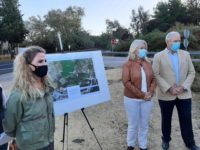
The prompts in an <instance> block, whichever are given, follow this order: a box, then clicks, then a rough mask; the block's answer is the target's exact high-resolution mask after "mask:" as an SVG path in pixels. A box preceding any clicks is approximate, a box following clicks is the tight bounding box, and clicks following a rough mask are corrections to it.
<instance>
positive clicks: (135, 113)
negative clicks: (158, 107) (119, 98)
mask: <svg viewBox="0 0 200 150" xmlns="http://www.w3.org/2000/svg"><path fill="white" fill-rule="evenodd" d="M124 106H125V110H126V114H127V117H128V130H127V144H128V146H133V147H135V143H136V140H137V139H138V142H139V147H140V148H143V149H145V148H147V144H148V143H147V139H148V128H149V120H150V114H151V110H152V106H153V102H152V101H144V100H138V99H131V98H128V97H126V96H125V97H124Z"/></svg>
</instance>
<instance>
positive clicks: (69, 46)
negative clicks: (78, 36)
mask: <svg viewBox="0 0 200 150" xmlns="http://www.w3.org/2000/svg"><path fill="white" fill-rule="evenodd" d="M70 48H71V45H70V44H69V45H68V49H69V52H70Z"/></svg>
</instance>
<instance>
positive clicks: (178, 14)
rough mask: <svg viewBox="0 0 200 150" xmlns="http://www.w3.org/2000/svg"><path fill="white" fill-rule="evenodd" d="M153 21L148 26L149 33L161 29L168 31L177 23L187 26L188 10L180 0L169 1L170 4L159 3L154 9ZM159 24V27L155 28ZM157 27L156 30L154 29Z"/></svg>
mask: <svg viewBox="0 0 200 150" xmlns="http://www.w3.org/2000/svg"><path fill="white" fill-rule="evenodd" d="M153 18H154V19H153V20H150V21H149V22H148V25H147V30H148V32H150V31H152V30H154V29H156V28H157V29H159V30H160V31H164V32H165V31H167V30H168V29H169V28H170V27H172V26H174V25H175V23H176V22H180V23H183V24H187V23H189V22H188V16H187V8H186V7H185V6H184V5H183V4H182V3H181V1H180V0H169V1H168V2H162V1H161V2H159V3H158V4H157V5H156V8H155V9H154V15H153ZM156 24H157V26H155V25H156ZM154 27H155V28H154Z"/></svg>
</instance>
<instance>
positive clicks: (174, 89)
mask: <svg viewBox="0 0 200 150" xmlns="http://www.w3.org/2000/svg"><path fill="white" fill-rule="evenodd" d="M176 87H177V86H176V84H174V85H173V86H172V87H170V88H169V92H170V94H172V95H174V96H175V95H178V91H177V89H176Z"/></svg>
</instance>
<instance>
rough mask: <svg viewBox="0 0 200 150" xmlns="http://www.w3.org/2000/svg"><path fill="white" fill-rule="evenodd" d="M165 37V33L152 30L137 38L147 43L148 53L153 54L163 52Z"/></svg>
mask: <svg viewBox="0 0 200 150" xmlns="http://www.w3.org/2000/svg"><path fill="white" fill-rule="evenodd" d="M165 36H166V33H164V32H161V31H159V30H154V31H153V32H150V33H148V34H146V35H144V36H140V37H139V38H141V39H144V40H145V41H146V42H147V44H148V50H149V51H154V52H155V51H160V50H163V49H164V48H165V47H166V44H165Z"/></svg>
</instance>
